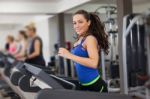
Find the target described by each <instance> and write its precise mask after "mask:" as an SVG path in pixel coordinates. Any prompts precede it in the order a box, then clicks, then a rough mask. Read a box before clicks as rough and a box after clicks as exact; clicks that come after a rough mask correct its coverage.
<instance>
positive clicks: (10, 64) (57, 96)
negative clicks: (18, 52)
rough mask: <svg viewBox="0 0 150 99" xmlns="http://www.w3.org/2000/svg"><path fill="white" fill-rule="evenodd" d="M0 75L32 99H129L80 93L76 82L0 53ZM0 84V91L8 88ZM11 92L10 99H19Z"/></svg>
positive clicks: (17, 94)
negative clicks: (30, 95)
mask: <svg viewBox="0 0 150 99" xmlns="http://www.w3.org/2000/svg"><path fill="white" fill-rule="evenodd" d="M0 73H1V76H2V77H3V78H4V79H5V80H6V79H7V80H9V81H10V82H11V84H12V85H13V86H15V87H16V88H19V89H20V90H21V91H22V94H24V93H31V94H33V99H83V98H86V99H104V98H105V99H110V98H111V99H131V97H130V96H126V95H121V94H107V93H97V92H88V91H80V90H79V89H78V82H77V80H73V79H70V78H66V77H58V76H56V75H53V73H52V71H51V70H50V69H49V70H48V68H46V67H44V66H37V65H36V66H35V65H31V64H28V63H24V62H22V61H17V60H16V59H15V58H13V57H12V56H11V55H8V54H4V53H3V52H0ZM1 82H2V80H1ZM1 82H0V85H1V89H2V88H3V89H4V88H8V87H9V86H10V85H9V84H8V86H7V83H4V82H5V81H3V84H2V83H1ZM6 82H8V81H6ZM3 85H4V86H3ZM10 87H11V86H10ZM13 91H14V94H15V95H13V96H15V98H14V97H12V99H20V96H21V94H20V93H17V92H15V90H13ZM6 93H7V91H6ZM9 93H10V92H8V94H9ZM11 95H12V92H11V94H10V96H11ZM27 97H28V96H27ZM21 99H22V97H21ZM26 99H29V98H26ZM30 99H31V98H30Z"/></svg>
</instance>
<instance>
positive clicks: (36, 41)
mask: <svg viewBox="0 0 150 99" xmlns="http://www.w3.org/2000/svg"><path fill="white" fill-rule="evenodd" d="M26 31H27V36H28V37H29V40H30V42H29V47H28V48H29V49H28V51H27V53H28V54H27V57H26V60H25V62H27V63H30V64H34V65H37V66H38V65H40V66H45V60H44V57H43V43H42V39H41V38H40V37H38V36H37V35H36V28H35V27H34V26H33V25H32V24H30V25H28V26H26Z"/></svg>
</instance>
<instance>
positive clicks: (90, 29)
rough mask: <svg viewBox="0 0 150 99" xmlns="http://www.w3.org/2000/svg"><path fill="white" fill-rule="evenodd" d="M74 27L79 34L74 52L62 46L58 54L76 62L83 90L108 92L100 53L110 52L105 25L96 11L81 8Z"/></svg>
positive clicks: (74, 20) (76, 15)
mask: <svg viewBox="0 0 150 99" xmlns="http://www.w3.org/2000/svg"><path fill="white" fill-rule="evenodd" d="M73 27H74V29H75V31H76V33H77V35H78V39H77V41H76V43H75V44H74V48H73V49H72V51H71V52H72V53H70V52H69V51H68V50H67V49H65V48H60V49H59V52H58V55H59V56H61V57H64V58H67V59H71V60H72V61H74V63H75V67H76V71H77V76H78V79H79V82H80V85H81V89H82V90H87V91H96V92H107V85H106V83H105V82H104V81H103V80H102V78H101V76H100V74H99V72H98V66H99V56H100V55H99V53H100V50H101V49H103V50H104V52H105V54H108V48H109V42H108V36H107V34H106V33H105V30H104V26H103V24H102V23H101V21H100V19H99V17H98V16H97V15H96V14H94V13H88V12H86V11H84V10H79V11H77V12H76V13H75V14H74V15H73Z"/></svg>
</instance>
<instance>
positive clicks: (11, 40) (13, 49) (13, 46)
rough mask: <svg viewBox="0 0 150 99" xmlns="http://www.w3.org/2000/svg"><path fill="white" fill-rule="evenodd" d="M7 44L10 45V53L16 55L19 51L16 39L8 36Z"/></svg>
mask: <svg viewBox="0 0 150 99" xmlns="http://www.w3.org/2000/svg"><path fill="white" fill-rule="evenodd" d="M6 42H7V44H8V45H9V48H8V53H9V54H11V55H14V54H15V53H16V51H17V45H16V43H15V39H14V37H13V36H12V35H8V36H7V38H6Z"/></svg>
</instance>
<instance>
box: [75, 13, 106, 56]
mask: <svg viewBox="0 0 150 99" xmlns="http://www.w3.org/2000/svg"><path fill="white" fill-rule="evenodd" d="M76 14H81V15H83V16H84V17H85V19H86V20H87V21H91V24H90V26H89V30H88V31H87V33H86V34H85V36H84V37H86V36H88V35H93V36H94V37H95V38H96V39H97V41H98V45H99V46H100V49H103V50H104V52H105V54H108V53H109V51H108V49H109V41H108V35H107V34H106V32H105V26H104V24H103V23H102V22H101V20H100V18H99V17H98V15H97V14H96V13H88V12H87V11H85V10H79V11H77V12H76V13H75V14H74V15H76Z"/></svg>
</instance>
